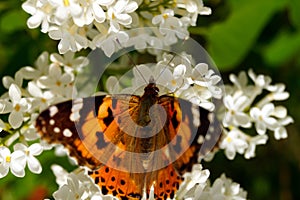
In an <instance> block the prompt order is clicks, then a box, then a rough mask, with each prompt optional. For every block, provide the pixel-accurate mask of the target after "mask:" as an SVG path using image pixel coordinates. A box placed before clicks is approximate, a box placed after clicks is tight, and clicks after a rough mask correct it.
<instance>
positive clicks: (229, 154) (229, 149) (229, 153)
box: [225, 146, 236, 160]
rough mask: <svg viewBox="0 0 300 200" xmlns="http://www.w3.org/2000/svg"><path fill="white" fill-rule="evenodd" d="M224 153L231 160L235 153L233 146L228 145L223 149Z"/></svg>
mask: <svg viewBox="0 0 300 200" xmlns="http://www.w3.org/2000/svg"><path fill="white" fill-rule="evenodd" d="M225 155H226V157H227V158H228V159H229V160H233V159H234V157H235V155H236V151H235V149H234V148H233V147H228V146H227V148H226V149H225Z"/></svg>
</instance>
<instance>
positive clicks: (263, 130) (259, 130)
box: [255, 121, 267, 135]
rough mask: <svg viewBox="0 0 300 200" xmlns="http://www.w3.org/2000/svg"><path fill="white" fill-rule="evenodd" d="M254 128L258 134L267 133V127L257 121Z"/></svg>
mask: <svg viewBox="0 0 300 200" xmlns="http://www.w3.org/2000/svg"><path fill="white" fill-rule="evenodd" d="M255 128H256V131H257V133H258V134H260V135H263V134H265V133H266V131H267V127H266V125H265V124H264V123H263V122H260V121H257V122H256V123H255Z"/></svg>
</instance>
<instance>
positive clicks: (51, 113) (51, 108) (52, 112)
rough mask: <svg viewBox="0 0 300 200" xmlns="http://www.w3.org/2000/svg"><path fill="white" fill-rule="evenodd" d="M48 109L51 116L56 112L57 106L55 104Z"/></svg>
mask: <svg viewBox="0 0 300 200" xmlns="http://www.w3.org/2000/svg"><path fill="white" fill-rule="evenodd" d="M49 111H50V117H53V116H54V115H55V114H56V113H57V112H58V108H57V107H56V106H51V107H50V108H49Z"/></svg>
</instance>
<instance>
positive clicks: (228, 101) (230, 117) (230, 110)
mask: <svg viewBox="0 0 300 200" xmlns="http://www.w3.org/2000/svg"><path fill="white" fill-rule="evenodd" d="M223 103H224V105H225V107H226V109H227V112H226V113H225V117H224V119H223V125H224V126H225V127H228V126H231V125H233V126H236V127H239V126H242V127H250V126H251V123H250V117H249V116H248V115H247V114H246V113H245V112H244V109H245V108H246V107H247V106H249V98H248V97H246V96H243V95H239V94H237V95H235V96H231V95H227V96H225V97H224V99H223Z"/></svg>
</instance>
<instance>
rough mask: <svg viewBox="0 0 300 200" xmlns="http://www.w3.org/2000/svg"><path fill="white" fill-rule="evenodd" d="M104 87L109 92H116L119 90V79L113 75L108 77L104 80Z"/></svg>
mask: <svg viewBox="0 0 300 200" xmlns="http://www.w3.org/2000/svg"><path fill="white" fill-rule="evenodd" d="M106 89H107V90H108V92H109V93H110V94H116V93H118V92H119V91H120V85H119V80H118V79H117V78H116V77H115V76H110V77H108V79H107V81H106Z"/></svg>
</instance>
